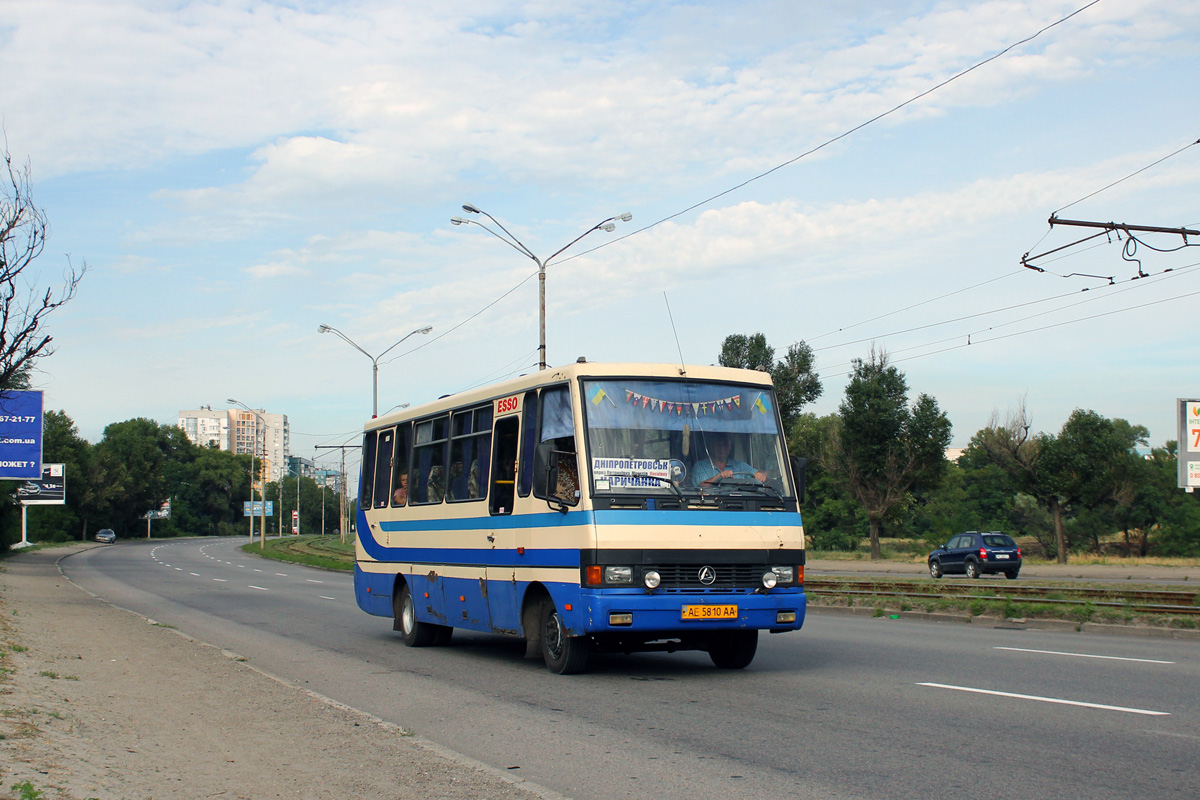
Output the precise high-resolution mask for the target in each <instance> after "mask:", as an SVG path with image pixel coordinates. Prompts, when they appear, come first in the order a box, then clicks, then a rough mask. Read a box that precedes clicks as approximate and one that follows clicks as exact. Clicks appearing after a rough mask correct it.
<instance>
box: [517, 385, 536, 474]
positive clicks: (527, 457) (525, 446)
mask: <svg viewBox="0 0 1200 800" xmlns="http://www.w3.org/2000/svg"><path fill="white" fill-rule="evenodd" d="M537 412H538V402H537V392H536V391H535V390H533V389H530V390H529V391H528V392H526V393H525V408H524V410H523V411H522V412H521V426H522V428H523V429H524V430H525V437H524V439H523V440H522V442H521V480H520V483H519V484H518V486H517V494H519V495H521V497H529V490H530V489H532V488H533V450H534V448H535V447H537V442H538V440H537Z"/></svg>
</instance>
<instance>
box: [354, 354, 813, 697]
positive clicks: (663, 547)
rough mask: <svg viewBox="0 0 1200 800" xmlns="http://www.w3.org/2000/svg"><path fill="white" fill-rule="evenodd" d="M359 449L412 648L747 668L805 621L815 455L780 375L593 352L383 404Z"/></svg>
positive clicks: (378, 577) (379, 569) (366, 569)
mask: <svg viewBox="0 0 1200 800" xmlns="http://www.w3.org/2000/svg"><path fill="white" fill-rule="evenodd" d="M362 453H363V463H362V479H361V484H360V487H359V507H358V516H357V520H358V538H357V546H356V551H357V552H356V556H357V558H356V565H355V570H354V588H355V597H356V599H357V601H358V605H359V607H361V608H362V609H363V610H364V611H366V612H368V613H370V614H375V615H378V616H382V617H392V619H393V621H394V622H393V625H394V629H395V630H397V631H400V632H401V634H402V636H403V638H404V642H405V643H406V644H407V645H409V646H412V647H421V646H429V645H444V644H447V643H449V641H450V638H451V634H452V633H453V630H454V628H463V629H466V630H472V631H483V632H487V633H495V634H503V635H508V636H515V637H520V638H523V639H524V640H525V642H526V655H527V657H530V658H536V657H538V656H539V655H540V656H541V657H542V658H543V659H544V660H545V662H546V665H547V666H548V667H549V668H550V670H551V671H553V672H555V673H559V674H566V673H574V672H580V671H582V670H584V669H585V668H586V666H587V660H588V656H589V654H590V653H593V652H618V653H631V652H637V651H647V650H660V651H675V650H703V651H706V652H707V653H708V654H709V655H710V657H711V659H712V661H713V663H714V664H716V665H717V666H718V667H722V668H726V669H740V668H743V667H745V666H747V665H748V664H749V663H750V662H751V660H753V658H754V654H755V651H756V649H757V647H758V635H759V632H760V631H764V630H765V631H770V632H771V633H782V632H785V631H793V630H798V629H799V628H800V627H801V625H803V624H804V612H805V595H804V529H803V527H802V525H801V521H800V507H799V506H800V499H801V497H802V494H803V481H804V477H803V461H802V460H801V459H797V458H793V459H790V460H789V459H788V458H787V455H786V446H785V443H784V437H783V435H782V432H781V429H780V422H779V414H778V412H777V410H776V407H775V397H774V394H773V391H772V388H771V382H770V377H769V376H768V375H767V374H766V373H763V372H755V371H750V370H739V369H729V368H725V367H703V366H680V365H674V366H672V365H662V364H590V363H586V362H585V361H584V360H583V359H580V362H579V363H576V364H571V365H569V366H565V367H560V368H552V369H547V370H543V371H540V372H537V373H534V374H531V375H526V376H523V377H521V378H516V379H514V380H511V381H507V382H505V383H500V384H496V385H493V386H490V387H487V388H482V389H473V390H471V391H468V392H464V393H462V394H458V395H453V396H449V397H445V398H442V399H440V400H438V401H436V402H433V403H429V404H426V405H424V406H421V407H417V408H411V409H405V410H403V411H400V412H397V413H394V414H390V415H387V416H384V417H380V418H378V419H372V420H371V421H370V422H369V423H367V425H366V429H365V432H364V438H363V449H362Z"/></svg>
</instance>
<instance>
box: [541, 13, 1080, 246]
mask: <svg viewBox="0 0 1200 800" xmlns="http://www.w3.org/2000/svg"><path fill="white" fill-rule="evenodd" d="M1099 2H1100V0H1092V2H1090V3H1087V4H1086V5H1084V6H1081V7H1079V8H1077V9H1075V10H1074V11H1072V12H1071V13H1070V14H1067V15H1066V16H1065V17H1062V18H1061V19H1059V20H1057V21H1055V22H1052V23H1050V24H1049V25H1046V26H1045V27H1043V28H1041V29H1039V30H1038V31H1037V32H1035V33H1033V34H1031V35H1029V36H1026V37H1025V38H1024V39H1021V40H1020V41H1018V42H1014V43H1012V44H1010V45H1008V46H1007V47H1005V48H1004V49H1003V50H1001V51H1000V52H998V53H995V54H993V55H991V56H989V57H988V58H985V59H984V60H983V61H979V62H977V63H975V64H972V65H971V66H969V67H967V68H966V69H964V70H962V71H961V72H958V73H956V74H954V75H952V76H951V77H949V78H947V79H946V80H944V81H942V82H941V83H938V84H936V85H934V86H932V87H931V88H929V89H926V90H925V91H923V92H921V93H920V94H917V95H914V96H912V97H910V98H909V99H907V100H905V101H904V102H903V103H900V104H899V105H897V106H894V107H893V108H891V109H889V110H887V111H884V112H883V113H880V114H876V115H875V116H874V117H871V118H870V119H868V120H866V121H865V122H860V123H859V124H858V125H855V126H854V127H853V128H850V129H849V130H847V131H843V132H842V133H839V134H838V135H837V136H834V137H833V138H832V139H827V140H826V141H824V142H822V143H821V144H819V145H817V146H816V147H813V148H812V149H810V150H806V151H804V152H803V153H801V154H800V155H798V156H795V157H793V158H790V159H788V160H787V161H784V162H783V163H782V164H778V165H776V166H774V167H771V168H770V169H768V170H767V171H765V172H760V173H759V174H757V175H755V176H754V177H752V178H747V179H746V180H744V181H742V182H741V183H739V184H737V185H736V186H731V187H730V188H728V189H725V190H724V191H722V192H718V193H717V194H714V195H713V196H712V197H708V198H706V199H704V200H701V201H700V202H698V203H693V204H692V205H690V206H688V207H687V208H684V209H683V210H681V211H676V212H675V213H674V214H671V215H669V216H666V217H663V218H662V219H660V220H658V221H657V222H652V223H650V224H649V225H646V226H644V227H641V228H638V229H637V230H634V231H630V232H629V233H627V234H625V235H624V236H618V237H617V238H616V239H609V240H608V241H606V242H603V243H602V244H599V245H596V246H595V247H592V248H590V249H588V250H584V251H583V252H581V253H576V254H575V255H573V256H569V257H567V258H564V259H562V260H561V261H559V263H560V264H561V263H563V262H566V261H571V260H572V259H576V258H580V257H582V256H586V255H587V254H588V253H594V252H596V251H597V250H600V249H602V248H605V247H609V246H611V245H614V244H616V243H617V242H622V241H624V240H626V239H628V238H629V237H631V236H637V235H638V234H639V233H644V232H645V231H648V230H650V229H651V228H655V227H657V226H659V225H662V224H663V223H664V222H669V221H671V220H673V219H675V218H676V217H680V216H683V215H684V214H686V213H688V212H689V211H694V210H696V209H697V208H701V207H703V206H706V205H708V204H709V203H711V202H713V201H714V200H719V199H720V198H722V197H724V196H725V195H727V194H731V193H733V192H736V191H737V190H738V189H742V188H744V187H746V186H749V185H750V184H751V183H754V182H755V181H758V180H762V179H763V178H765V177H767V176H768V175H771V174H773V173H775V172H778V171H779V170H781V169H783V168H784V167H789V166H791V165H792V164H795V163H796V162H797V161H800V160H801V159H804V158H807V157H808V156H811V155H813V154H814V153H818V152H820V151H821V150H824V149H825V148H826V147H829V146H830V145H832V144H836V143H837V142H840V141H841V140H842V139H845V138H848V137H849V136H852V135H854V134H855V133H858V132H859V131H860V130H862V129H863V128H866V127H868V126H869V125H873V124H874V123H876V122H878V121H879V120H881V119H885V118H887V117H890V116H891V115H892V114H895V113H896V112H897V111H900V110H901V109H903V108H905V107H906V106H910V105H912V104H913V103H915V102H917V101H918V100H921V99H922V98H925V97H928V96H929V95H931V94H933V93H934V92H936V91H938V90H939V89H942V88H943V87H945V86H948V85H949V84H951V83H953V82H954V81H956V80H958V79H959V78H962V77H964V76H966V75H968V74H970V73H972V72H974V71H975V70H977V69H979V68H980V67H983V66H986V65H987V64H990V63H991V62H993V61H995V60H996V59H998V58H1001V57H1003V56H1005V55H1007V54H1008V53H1009V52H1011V51H1012V50H1015V49H1016V48H1018V47H1020V46H1021V45H1024V44H1028V43H1029V42H1032V41H1033V40H1034V39H1036V38H1038V37H1039V36H1041V35H1042V34H1043V33H1045V32H1046V31H1048V30H1050V29H1052V28H1055V27H1058V26H1059V25H1062V24H1063V23H1064V22H1066V21H1067V20H1069V19H1071V18H1072V17H1074V16H1076V15H1078V14H1081V13H1083V12H1084V11H1087V10H1088V9H1089V8H1091V7H1092V6H1094V5H1096V4H1097V3H1099Z"/></svg>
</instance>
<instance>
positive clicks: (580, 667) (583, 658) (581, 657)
mask: <svg viewBox="0 0 1200 800" xmlns="http://www.w3.org/2000/svg"><path fill="white" fill-rule="evenodd" d="M541 631H542V659H543V660H544V661H545V662H546V666H547V667H549V668H550V671H551V672H553V673H554V674H555V675H575V674H577V673H580V672H583V671H584V670H585V669H586V668H587V661H588V650H589V649H590V648H589V641H588V638H587V637H586V636H568V635H567V631H566V628H565V627H564V626H563V622H562V617H561V616H560V615H559V613H558V609H557V608H556V607H555V605H554V601H553V600H549V599H547V600H546V601H545V603H543V605H542V624H541Z"/></svg>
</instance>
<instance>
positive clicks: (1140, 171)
mask: <svg viewBox="0 0 1200 800" xmlns="http://www.w3.org/2000/svg"><path fill="white" fill-rule="evenodd" d="M1198 144H1200V139H1197V140H1196V141H1194V142H1191V143H1189V144H1185V145H1184V146H1183V147H1181V148H1179V149H1178V150H1176V151H1175V152H1174V153H1170V154H1168V155H1165V156H1163V157H1162V158H1160V159H1158V160H1157V161H1155V162H1154V163H1152V164H1147V165H1146V166H1144V167H1142V168H1141V169H1139V170H1137V171H1136V172H1131V173H1129V174H1128V175H1126V176H1125V177H1124V178H1121V179H1120V180H1115V181H1113V182H1112V183H1110V184H1109V185H1108V186H1105V187H1104V188H1102V189H1097V190H1096V191H1094V192H1092V193H1091V194H1085V195H1084V196H1083V197H1081V198H1079V199H1078V200H1076V201H1075V202H1073V203H1067V204H1066V205H1065V206H1063V207H1062V208H1060V209H1058V210H1056V211H1055V212H1054V213H1053V214H1051V215H1050V217H1051V219H1053V218H1054V217H1056V216H1058V212H1059V211H1065V210H1066V209H1068V208H1070V207H1071V206H1073V205H1076V204H1077V203H1082V202H1083V201H1084V200H1087V199H1088V198H1091V197H1095V196H1096V195H1098V194H1100V193H1101V192H1103V191H1107V190H1108V189H1111V188H1112V187H1114V186H1116V185H1117V184H1118V183H1124V182H1125V181H1127V180H1129V179H1130V178H1132V177H1134V176H1135V175H1141V174H1142V173H1143V172H1145V171H1146V170H1148V169H1151V168H1152V167H1157V166H1158V165H1159V164H1161V163H1162V162H1164V161H1166V160H1167V159H1168V158H1174V157H1175V156H1177V155H1179V154H1180V153H1182V152H1183V151H1184V150H1187V149H1188V148H1189V147H1195V146H1196V145H1198Z"/></svg>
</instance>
